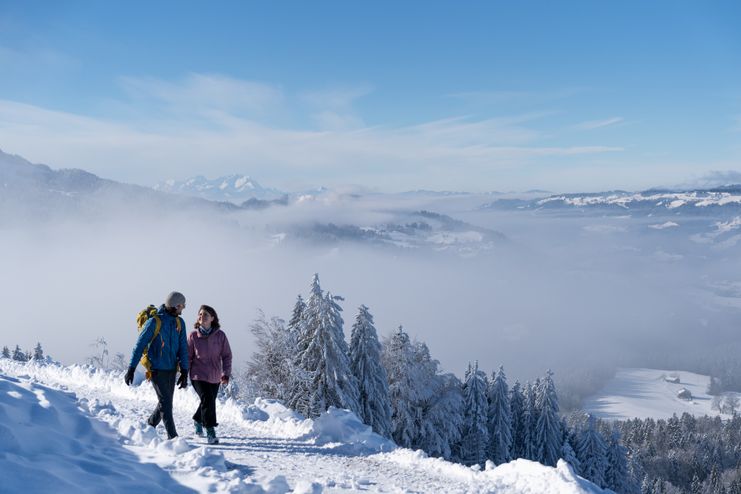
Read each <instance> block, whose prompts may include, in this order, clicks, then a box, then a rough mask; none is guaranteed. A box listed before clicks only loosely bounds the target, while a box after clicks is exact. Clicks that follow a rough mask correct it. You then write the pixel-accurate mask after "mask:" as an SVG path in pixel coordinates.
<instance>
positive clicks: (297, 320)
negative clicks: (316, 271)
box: [288, 277, 319, 334]
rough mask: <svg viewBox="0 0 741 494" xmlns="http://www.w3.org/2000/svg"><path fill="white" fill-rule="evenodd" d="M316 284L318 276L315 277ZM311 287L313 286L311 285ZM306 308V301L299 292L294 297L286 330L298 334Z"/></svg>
mask: <svg viewBox="0 0 741 494" xmlns="http://www.w3.org/2000/svg"><path fill="white" fill-rule="evenodd" d="M316 281H317V286H318V283H319V278H318V277H317V279H316ZM312 289H313V286H312ZM305 310H306V303H305V302H304V298H303V297H302V296H301V294H299V295H298V296H297V297H296V303H295V304H294V306H293V312H292V313H291V319H290V321H288V330H289V331H291V332H292V333H295V334H298V333H299V332H300V331H301V324H302V321H303V320H304V311H305Z"/></svg>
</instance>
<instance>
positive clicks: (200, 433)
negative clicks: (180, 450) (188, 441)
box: [193, 421, 203, 437]
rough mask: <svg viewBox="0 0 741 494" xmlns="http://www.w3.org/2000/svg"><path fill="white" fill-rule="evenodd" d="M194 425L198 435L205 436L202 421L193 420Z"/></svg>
mask: <svg viewBox="0 0 741 494" xmlns="http://www.w3.org/2000/svg"><path fill="white" fill-rule="evenodd" d="M193 425H195V427H196V436H198V437H203V426H202V425H201V423H200V422H196V421H193Z"/></svg>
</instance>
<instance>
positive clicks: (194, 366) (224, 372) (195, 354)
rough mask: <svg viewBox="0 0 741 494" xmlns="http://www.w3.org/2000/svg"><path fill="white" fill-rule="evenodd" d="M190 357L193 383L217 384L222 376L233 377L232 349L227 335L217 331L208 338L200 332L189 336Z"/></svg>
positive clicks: (191, 333)
mask: <svg viewBox="0 0 741 494" xmlns="http://www.w3.org/2000/svg"><path fill="white" fill-rule="evenodd" d="M188 357H190V358H189V360H190V379H191V381H206V382H209V383H213V384H216V383H218V382H220V381H221V376H227V377H230V376H231V375H232V349H231V348H230V347H229V340H228V339H227V338H226V334H225V333H224V332H223V331H222V330H220V329H216V330H214V331H212V332H211V333H210V334H209V335H208V336H203V335H202V334H201V333H200V332H198V330H197V329H196V330H193V331H191V332H190V334H189V335H188Z"/></svg>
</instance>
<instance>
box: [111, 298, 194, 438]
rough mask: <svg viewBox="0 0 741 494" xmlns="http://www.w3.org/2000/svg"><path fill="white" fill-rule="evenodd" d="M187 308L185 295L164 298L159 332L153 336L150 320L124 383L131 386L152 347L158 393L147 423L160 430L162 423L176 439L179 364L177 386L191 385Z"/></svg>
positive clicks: (154, 379)
mask: <svg viewBox="0 0 741 494" xmlns="http://www.w3.org/2000/svg"><path fill="white" fill-rule="evenodd" d="M183 309H185V296H184V295H183V294H182V293H180V292H172V293H170V294H169V295H168V296H167V299H165V303H164V305H162V306H160V308H159V309H158V310H157V317H158V318H159V320H160V331H159V334H157V336H155V335H154V332H155V328H156V319H155V318H154V317H150V318H149V319H148V320H147V322H146V323H145V324H144V327H143V328H142V331H141V333H139V339H138V340H136V345H135V346H134V351H133V352H132V353H131V361H130V362H129V370H128V371H127V372H126V377H125V378H124V381H125V382H126V385H127V386H130V385H131V383H132V382H133V381H134V371H136V366H137V364H138V363H139V360H140V359H141V357H142V353H143V352H144V349H145V348H147V347H149V350H148V351H147V354H148V356H149V360H150V362H151V363H152V368H151V373H152V386H153V387H154V391H155V393H157V401H158V403H157V408H155V409H154V412H152V415H151V416H150V417H149V419H148V420H147V423H148V424H149V425H151V426H152V427H157V425H158V424H159V423H160V421H163V422H164V423H165V429H167V438H168V439H173V438H175V437H177V435H178V433H177V430H176V429H175V421H174V420H173V417H172V396H173V394H174V393H175V377H176V373H177V367H178V364H180V377H179V378H178V379H177V384H178V387H180V388H181V389H184V388H185V387H187V386H188V342H187V336H186V333H187V330H186V329H185V322H184V321H183V319H182V318H181V317H180V314H182V313H183Z"/></svg>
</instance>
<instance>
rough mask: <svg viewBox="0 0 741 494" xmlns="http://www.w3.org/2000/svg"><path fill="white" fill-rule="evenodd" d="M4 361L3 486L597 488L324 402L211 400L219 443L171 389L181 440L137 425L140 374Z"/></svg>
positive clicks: (0, 392) (0, 412) (142, 404)
mask: <svg viewBox="0 0 741 494" xmlns="http://www.w3.org/2000/svg"><path fill="white" fill-rule="evenodd" d="M135 383H136V384H135V385H134V386H132V387H130V388H129V387H126V386H125V385H124V384H123V377H122V374H121V373H118V372H106V371H100V370H96V369H94V368H90V367H87V366H70V367H64V366H61V365H58V364H36V363H28V364H22V363H18V362H14V361H11V360H8V359H0V417H2V421H0V453H2V454H0V476H2V479H3V480H2V483H0V491H3V492H26V493H34V492H74V493H80V492H136V491H138V492H244V493H265V492H269V493H287V492H295V493H320V492H358V491H363V492H430V493H438V492H439V493H442V492H444V493H455V492H466V493H485V492H496V493H505V494H506V493H564V494H566V493H570V494H578V493H598V492H603V491H602V490H600V489H599V488H597V487H595V486H594V484H591V483H590V482H588V481H586V480H584V479H582V478H579V477H577V476H575V475H574V473H573V471H572V470H571V469H570V467H569V466H568V465H567V464H566V463H564V462H562V461H561V462H559V464H558V466H557V467H556V468H551V467H545V466H542V465H540V464H538V463H534V462H530V461H527V460H516V461H513V462H511V463H508V464H505V465H500V466H499V467H496V468H493V467H489V468H487V469H486V470H483V471H479V470H475V469H471V468H466V467H463V466H461V465H456V464H453V463H449V462H446V461H443V460H440V459H435V458H428V457H426V455H424V454H423V453H422V452H420V451H411V450H406V449H401V448H395V447H394V445H393V444H392V443H391V442H389V441H387V440H385V439H383V438H381V437H380V436H378V435H376V434H374V433H372V432H370V430H369V428H368V427H367V426H365V425H363V424H361V423H360V422H359V421H358V420H357V418H356V417H355V416H354V415H352V414H350V413H349V412H345V411H342V410H335V409H332V410H330V411H329V412H327V413H326V414H325V415H323V416H322V417H320V418H319V419H317V420H315V421H312V420H304V419H303V418H302V417H300V416H299V415H297V414H296V413H294V412H291V411H290V410H287V409H286V408H285V407H283V406H282V405H281V404H280V403H278V402H275V401H270V400H261V399H258V400H256V401H255V403H254V404H251V405H247V404H243V403H238V402H235V401H233V400H226V401H221V402H220V403H219V409H218V413H219V421H220V426H219V428H218V431H219V434H220V436H221V438H222V443H221V444H220V445H216V446H207V445H204V443H203V440H202V439H200V438H195V437H192V436H191V433H192V429H191V419H190V418H189V417H190V415H191V414H192V411H193V409H194V408H195V407H196V404H197V398H196V396H195V393H193V391H192V390H191V389H190V388H189V389H187V390H185V391H181V390H177V391H176V394H175V419H176V423H177V426H178V428H179V432H180V434H181V437H179V438H177V439H175V440H172V441H167V440H163V439H162V435H163V431H156V430H155V429H152V428H151V427H149V426H147V425H145V423H144V419H145V417H146V416H147V415H148V414H149V412H150V411H151V409H152V408H153V407H154V404H155V400H154V392H153V391H152V389H151V387H150V386H149V385H148V384H147V383H143V384H142V383H141V376H137V380H136V381H135Z"/></svg>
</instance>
